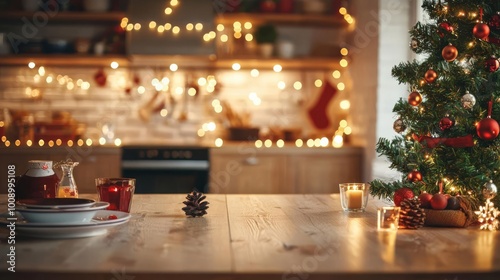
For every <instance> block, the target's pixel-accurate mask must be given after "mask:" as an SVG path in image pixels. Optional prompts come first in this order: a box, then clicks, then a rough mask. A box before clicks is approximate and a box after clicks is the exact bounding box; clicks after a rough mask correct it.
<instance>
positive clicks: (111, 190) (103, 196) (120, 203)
mask: <svg viewBox="0 0 500 280" xmlns="http://www.w3.org/2000/svg"><path fill="white" fill-rule="evenodd" d="M95 184H96V187H97V194H98V198H99V201H105V202H109V207H108V208H107V209H108V210H118V211H123V212H130V208H131V206H132V196H133V195H134V191H135V179H132V178H96V179H95Z"/></svg>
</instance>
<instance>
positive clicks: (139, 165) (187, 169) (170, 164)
mask: <svg viewBox="0 0 500 280" xmlns="http://www.w3.org/2000/svg"><path fill="white" fill-rule="evenodd" d="M122 176H123V177H126V178H135V179H136V189H135V193H138V194H165V193H189V192H191V191H192V190H193V189H197V190H198V191H201V192H204V193H206V192H208V176H209V162H208V161H205V160H122Z"/></svg>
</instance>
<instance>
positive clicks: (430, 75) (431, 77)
mask: <svg viewBox="0 0 500 280" xmlns="http://www.w3.org/2000/svg"><path fill="white" fill-rule="evenodd" d="M437 77H438V74H437V72H436V71H434V70H433V69H429V70H427V72H425V75H424V79H425V80H426V81H427V82H428V83H433V82H434V81H435V80H436V79H437Z"/></svg>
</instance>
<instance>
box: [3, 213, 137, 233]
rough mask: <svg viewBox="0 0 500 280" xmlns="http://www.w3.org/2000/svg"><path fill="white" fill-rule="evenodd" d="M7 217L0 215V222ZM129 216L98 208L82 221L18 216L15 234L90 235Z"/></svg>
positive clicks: (8, 221) (115, 224) (6, 219)
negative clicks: (37, 220) (33, 219)
mask: <svg viewBox="0 0 500 280" xmlns="http://www.w3.org/2000/svg"><path fill="white" fill-rule="evenodd" d="M7 217H8V216H7V213H4V214H3V215H0V224H3V225H7V224H9V223H10V222H11V221H10V220H8V218H7ZM130 217H131V216H130V214H129V213H126V212H121V211H111V210H99V211H98V212H97V213H96V214H95V216H94V218H93V219H92V220H91V221H90V222H84V223H70V224H64V223H57V224H48V223H32V222H29V221H27V220H25V219H23V218H22V217H18V220H17V221H16V234H19V235H20V236H25V237H35V238H44V239H58V238H80V237H91V236H97V235H102V234H105V233H107V232H108V229H110V228H112V227H116V226H118V225H122V224H124V223H126V222H128V221H129V220H130Z"/></svg>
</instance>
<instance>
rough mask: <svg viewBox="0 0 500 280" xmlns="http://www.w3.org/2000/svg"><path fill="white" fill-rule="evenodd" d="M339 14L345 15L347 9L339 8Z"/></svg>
mask: <svg viewBox="0 0 500 280" xmlns="http://www.w3.org/2000/svg"><path fill="white" fill-rule="evenodd" d="M339 14H341V15H345V14H347V9H346V8H344V7H341V8H340V9H339Z"/></svg>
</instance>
